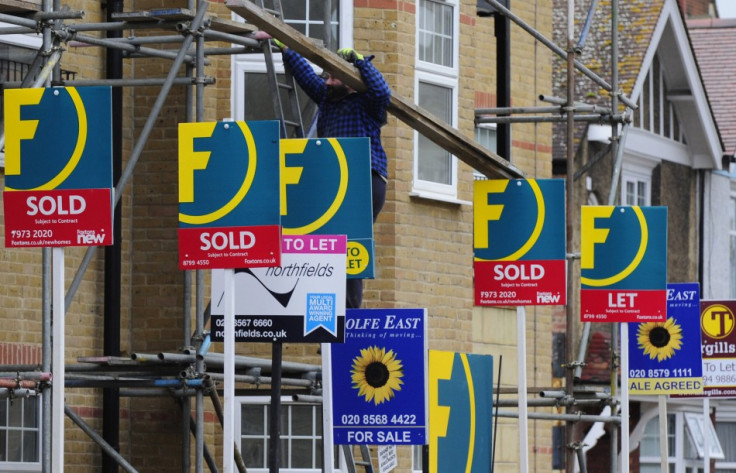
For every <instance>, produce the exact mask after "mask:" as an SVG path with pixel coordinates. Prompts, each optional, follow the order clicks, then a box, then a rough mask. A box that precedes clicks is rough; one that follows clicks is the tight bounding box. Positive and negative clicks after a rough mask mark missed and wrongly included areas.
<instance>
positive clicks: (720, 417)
mask: <svg viewBox="0 0 736 473" xmlns="http://www.w3.org/2000/svg"><path fill="white" fill-rule="evenodd" d="M722 422H723V423H726V422H728V423H730V424H736V412H734V411H732V410H726V409H724V408H723V406H718V407H717V408H716V424H721V423H722ZM718 441H719V442H720V441H721V439H720V438H719V439H718ZM716 470H736V459H735V460H733V461H730V462H729V461H726V460H725V454H724V459H719V460H716Z"/></svg>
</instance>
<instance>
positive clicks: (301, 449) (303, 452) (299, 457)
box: [291, 439, 314, 468]
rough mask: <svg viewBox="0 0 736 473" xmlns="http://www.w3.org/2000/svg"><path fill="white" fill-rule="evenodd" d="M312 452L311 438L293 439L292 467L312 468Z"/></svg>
mask: <svg viewBox="0 0 736 473" xmlns="http://www.w3.org/2000/svg"><path fill="white" fill-rule="evenodd" d="M313 454H314V452H313V451H312V441H311V440H298V439H294V440H292V441H291V467H292V468H312V460H313Z"/></svg>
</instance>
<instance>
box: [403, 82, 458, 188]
mask: <svg viewBox="0 0 736 473" xmlns="http://www.w3.org/2000/svg"><path fill="white" fill-rule="evenodd" d="M420 83H425V84H429V85H435V86H439V87H444V88H447V89H448V90H449V91H450V93H451V96H452V110H451V111H450V119H451V121H450V123H448V125H449V126H451V127H453V128H454V127H456V126H457V101H458V87H457V80H456V79H452V78H449V77H443V76H436V75H432V74H427V73H425V72H423V71H419V70H417V71H416V74H415V84H414V90H416V91H417V92H416V96H417V97H418V96H419V86H420ZM417 105H419V104H418V103H417ZM420 106H421V105H420ZM450 173H451V180H450V183H449V184H443V183H439V182H434V181H427V180H423V179H420V178H419V133H418V132H414V183H413V191H414V192H415V194H416V195H419V196H420V197H425V198H436V199H437V200H447V199H457V157H455V156H454V155H452V154H450Z"/></svg>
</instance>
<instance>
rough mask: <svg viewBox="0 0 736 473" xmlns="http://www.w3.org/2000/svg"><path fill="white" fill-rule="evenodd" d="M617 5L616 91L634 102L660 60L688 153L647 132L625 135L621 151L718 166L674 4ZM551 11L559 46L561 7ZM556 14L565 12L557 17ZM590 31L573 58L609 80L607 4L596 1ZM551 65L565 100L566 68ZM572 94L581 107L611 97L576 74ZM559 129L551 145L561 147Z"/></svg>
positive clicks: (657, 0) (711, 125)
mask: <svg viewBox="0 0 736 473" xmlns="http://www.w3.org/2000/svg"><path fill="white" fill-rule="evenodd" d="M563 3H564V1H563V0H555V5H556V6H560V7H561V6H562V4H563ZM619 3H620V4H619V15H618V42H617V44H618V68H617V70H618V84H617V89H618V90H620V91H621V92H622V93H623V94H624V95H625V96H626V97H628V98H629V99H631V100H632V101H636V100H637V99H638V98H639V96H640V95H641V94H642V90H643V87H644V85H645V83H646V82H645V79H646V76H647V72H648V71H649V68H650V66H651V64H652V62H653V61H654V57H655V55H656V56H657V57H659V60H660V63H661V64H662V68H663V71H664V73H665V80H666V84H667V88H668V91H669V92H670V94H671V95H670V96H669V97H668V99H670V101H671V102H672V103H673V104H674V107H675V110H676V112H677V115H678V117H679V119H680V124H681V126H682V129H683V131H684V133H685V136H686V140H687V150H686V151H680V152H679V153H676V152H675V151H678V149H677V148H676V147H673V148H671V149H670V148H667V147H666V146H667V143H662V142H663V141H666V140H659V142H656V141H655V142H654V143H653V142H652V141H651V140H648V135H649V136H651V134H650V133H648V132H643V133H633V138H632V133H631V132H630V133H629V138H628V139H627V140H626V141H625V147H626V148H625V149H626V150H627V151H628V152H632V153H634V154H635V155H641V156H642V157H646V156H647V155H649V154H651V156H650V157H651V158H652V159H667V160H673V161H676V162H680V163H682V164H686V165H689V166H692V167H695V168H718V167H720V160H721V154H722V149H721V138H720V136H719V134H718V129H717V127H716V125H715V121H714V119H713V113H712V111H711V108H710V105H709V103H708V97H707V95H706V93H705V89H704V87H703V84H702V79H701V77H700V72H699V71H698V66H697V63H696V61H695V55H694V52H693V49H692V47H691V44H690V39H689V37H688V33H687V28H686V26H685V23H684V20H683V18H682V15H681V13H680V9H679V7H678V5H677V2H676V0H631V1H627V2H619ZM588 6H589V5H588V4H585V5H583V6H580V7H576V8H577V9H576V25H579V26H578V28H577V29H582V25H583V23H584V21H585V17H586V14H587V11H585V8H587V7H588ZM556 10H557V11H556V13H555V15H556V18H555V20H556V22H555V24H557V25H558V26H557V28H556V30H555V39H556V40H557V42H558V44H564V41H565V39H564V38H565V37H566V33H565V31H564V29H565V27H566V26H565V25H566V21H557V20H562V19H563V18H562V17H560V18H557V16H558V15H562V16H565V13H566V11H564V9H562V8H557V9H556ZM559 10H563V11H564V12H565V13H559ZM589 31H590V33H589V37H588V38H587V39H586V42H585V45H584V47H583V48H582V52H581V53H580V54H579V56H578V58H579V60H580V61H581V62H582V63H583V64H585V65H586V66H587V67H589V68H590V69H591V70H593V71H594V72H596V73H597V74H599V76H600V77H602V78H604V79H605V80H608V81H611V82H612V79H611V77H612V74H611V54H612V39H611V2H610V1H601V2H598V5H597V7H596V11H595V14H594V16H593V21H592V23H591V26H590V29H589ZM576 34H579V33H576ZM556 66H557V67H556V74H555V92H556V94H557V95H558V96H561V97H564V96H565V94H564V93H563V92H562V91H563V90H565V85H566V74H565V69H564V67H560V66H561V64H560V62H559V61H558V63H557V64H556ZM575 95H576V97H578V98H577V100H581V99H580V97H583V98H584V99H582V100H584V101H585V102H586V103H594V104H596V105H602V106H610V100H611V95H610V93H609V92H608V91H605V90H603V89H601V88H600V87H598V86H597V85H596V84H593V83H592V82H591V81H589V80H587V79H586V78H584V77H582V75H580V74H578V75H576V81H575ZM619 111H621V110H619ZM632 128H633V127H632ZM559 129H560V127H556V130H555V135H556V136H555V142H556V144H558V145H559V144H561V141H560V140H559V134H558V130H559ZM632 131H635V132H637V131H639V130H632ZM578 133H579V130H578ZM662 146H665V148H662ZM560 149H563V150H564V147H559V146H556V150H555V158H556V159H559V158H560V155H559V150H560Z"/></svg>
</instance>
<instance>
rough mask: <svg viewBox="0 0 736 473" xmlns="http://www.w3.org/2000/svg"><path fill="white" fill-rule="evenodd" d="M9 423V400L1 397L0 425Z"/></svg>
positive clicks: (3, 425)
mask: <svg viewBox="0 0 736 473" xmlns="http://www.w3.org/2000/svg"><path fill="white" fill-rule="evenodd" d="M7 425H8V400H7V399H0V427H5V426H7Z"/></svg>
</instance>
